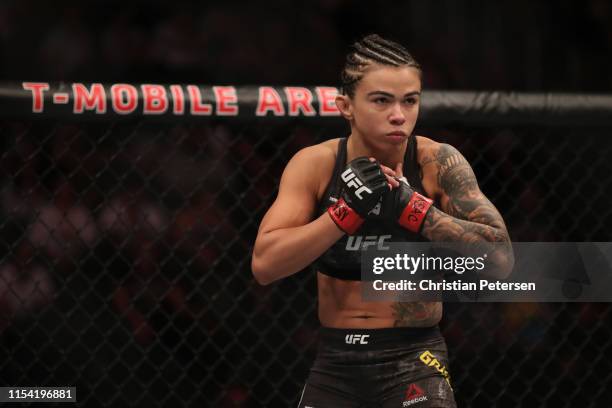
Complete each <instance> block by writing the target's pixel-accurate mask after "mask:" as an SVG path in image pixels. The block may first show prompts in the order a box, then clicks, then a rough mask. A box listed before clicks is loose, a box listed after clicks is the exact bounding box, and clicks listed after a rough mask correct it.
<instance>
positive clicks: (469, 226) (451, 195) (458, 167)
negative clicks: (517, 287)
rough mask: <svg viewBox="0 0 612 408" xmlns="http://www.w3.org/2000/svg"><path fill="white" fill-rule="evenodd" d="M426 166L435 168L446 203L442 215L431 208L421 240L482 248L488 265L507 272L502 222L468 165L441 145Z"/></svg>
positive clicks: (508, 254) (507, 246)
mask: <svg viewBox="0 0 612 408" xmlns="http://www.w3.org/2000/svg"><path fill="white" fill-rule="evenodd" d="M430 162H433V165H435V166H437V175H438V184H439V186H440V187H441V188H442V190H443V191H444V193H445V195H446V197H447V199H444V200H442V202H441V209H442V211H441V210H439V209H437V208H434V207H432V208H431V210H430V211H429V213H428V214H427V216H426V218H425V222H424V224H423V230H422V234H423V236H425V237H426V238H428V239H429V240H431V241H437V242H464V243H469V244H470V245H479V246H483V247H484V248H485V249H486V248H488V249H489V250H491V251H493V252H494V253H493V254H491V255H490V260H491V261H494V262H499V263H506V264H507V266H509V267H510V268H511V266H512V265H511V263H513V262H512V261H513V255H512V247H511V243H510V238H509V236H508V231H507V230H506V226H505V224H504V220H503V218H502V216H501V215H500V214H499V212H498V211H497V209H496V208H495V206H494V205H493V204H492V203H491V202H490V201H489V200H488V199H487V198H486V197H485V196H484V194H482V192H481V191H480V188H479V187H478V182H477V181H476V176H475V175H474V171H473V170H472V167H471V166H470V164H469V163H468V161H467V160H466V159H465V158H464V157H463V155H462V154H461V153H459V151H458V150H457V149H455V148H454V147H452V146H450V145H447V144H441V145H440V149H439V150H438V152H437V153H436V155H435V158H433V160H431V161H430ZM488 243H498V244H496V245H490V244H489V245H487V244H488ZM499 243H502V245H500V244H499ZM504 244H505V245H504ZM491 256H492V257H491Z"/></svg>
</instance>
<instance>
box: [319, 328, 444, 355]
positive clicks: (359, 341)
mask: <svg viewBox="0 0 612 408" xmlns="http://www.w3.org/2000/svg"><path fill="white" fill-rule="evenodd" d="M436 338H440V339H441V338H442V334H441V333H440V328H439V327H438V325H435V326H431V327H390V328H384V329H334V328H330V327H321V329H320V331H319V347H320V348H321V347H323V348H324V347H326V346H331V347H334V348H337V349H344V350H376V349H385V348H394V347H405V346H408V345H410V344H414V343H418V342H423V341H427V340H433V339H436Z"/></svg>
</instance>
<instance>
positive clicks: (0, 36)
mask: <svg viewBox="0 0 612 408" xmlns="http://www.w3.org/2000/svg"><path fill="white" fill-rule="evenodd" d="M609 4H610V3H609V2H606V1H602V0H592V1H558V2H528V1H524V0H521V1H505V2H491V1H489V2H486V1H451V0H447V1H435V2H433V1H410V2H408V1H402V2H400V1H397V2H385V3H382V2H361V1H359V2H358V1H354V2H350V1H341V0H338V1H331V0H330V1H302V2H281V1H269V2H261V3H254V2H237V1H231V0H230V1H224V2H214V3H206V2H180V1H178V2H176V1H175V2H144V1H135V2H131V3H129V4H124V3H122V2H116V1H90V2H34V1H4V2H2V3H0V56H1V57H0V58H1V64H0V78H1V79H4V80H17V81H21V80H36V81H56V80H63V81H84V82H92V81H96V82H119V81H122V82H134V83H143V82H154V83H185V82H191V83H197V84H211V85H212V84H214V85H220V84H229V85H241V84H253V85H277V86H278V85H284V84H293V85H337V78H338V73H339V71H340V69H341V67H342V63H343V58H344V53H345V51H346V47H347V46H348V44H349V43H350V42H352V41H353V40H355V39H357V38H358V37H360V36H361V35H363V34H365V33H370V32H377V33H379V34H381V35H383V36H388V37H392V38H395V39H396V40H398V41H399V42H401V43H403V44H404V45H405V46H406V47H407V48H408V49H409V50H410V51H411V52H412V53H413V54H414V56H415V58H416V59H417V60H418V61H419V62H420V63H421V64H422V66H423V68H424V72H425V87H426V88H427V87H429V88H434V89H444V90H453V89H466V90H489V89H494V90H508V91H538V92H549V91H556V92H558V91H569V92H581V93H585V92H598V93H599V92H606V93H609V92H610V91H611V89H612V69H611V68H612V66H611V65H612V61H611V60H612V58H610V57H611V55H610V51H611V50H610V47H611V41H612V19H611V15H612V6H610V5H609ZM332 122H333V121H330V120H328V121H325V123H322V122H317V118H312V119H310V118H309V119H303V118H298V119H296V120H291V121H283V122H282V123H280V122H279V123H275V121H269V122H267V123H265V124H262V123H260V122H256V121H252V122H250V123H248V122H240V121H232V120H229V119H226V120H217V119H212V120H208V121H206V120H204V121H200V122H195V123H191V122H190V123H185V122H181V121H180V120H179V119H177V120H176V121H174V120H173V121H171V122H169V123H163V124H160V123H152V122H150V121H147V120H145V119H142V118H138V117H134V118H132V119H130V118H128V120H126V121H122V122H119V123H115V122H112V121H99V122H97V123H82V122H81V121H80V118H78V117H74V118H69V119H65V120H52V119H48V120H25V119H23V118H7V117H2V120H0V143H1V149H0V151H1V152H2V153H1V155H0V255H1V256H2V258H1V262H0V385H39V386H43V385H49V386H51V385H76V386H77V396H78V399H79V406H92V407H98V406H139V407H140V406H142V407H147V408H149V407H154V406H168V407H177V406H188V407H191V406H198V407H201V406H215V407H217V406H218V407H277V406H281V407H282V406H293V405H294V404H295V403H296V402H297V399H298V397H299V393H300V391H301V387H302V386H303V383H304V379H305V378H306V375H307V373H308V369H309V368H310V365H311V363H312V359H313V357H314V353H315V351H316V338H317V330H318V327H319V324H318V321H317V318H316V302H315V296H316V286H315V281H314V275H313V274H312V273H311V271H305V272H302V273H298V274H296V275H295V276H293V277H291V278H288V279H285V280H283V281H282V282H279V283H276V284H273V285H269V286H266V287H261V286H259V285H257V284H256V283H255V282H254V280H253V278H252V276H251V272H250V264H249V262H250V251H251V248H252V244H253V241H254V238H255V234H256V231H257V226H258V224H259V222H260V220H261V217H262V216H263V214H264V212H265V210H266V209H267V207H268V206H269V205H270V203H271V202H272V200H273V198H274V195H275V192H276V186H277V183H278V179H279V176H280V173H281V171H282V169H283V167H284V165H285V164H286V163H287V161H288V160H289V158H290V157H291V156H292V155H293V154H294V153H295V152H296V151H297V150H299V149H300V148H302V147H304V146H307V145H311V144H314V143H317V142H319V141H322V140H325V139H329V138H330V137H338V136H341V135H343V134H344V133H345V132H346V125H345V124H344V123H342V121H341V120H338V121H336V122H333V123H332ZM419 132H422V133H421V134H424V135H428V136H431V137H432V138H434V139H435V140H438V141H444V142H448V143H451V144H453V145H454V146H456V147H457V148H459V150H460V151H461V152H462V153H463V154H464V155H465V156H466V157H467V158H468V160H469V161H470V163H471V164H472V166H473V167H474V170H475V172H476V175H477V177H478V179H479V181H480V183H481V187H482V189H483V191H484V192H485V194H487V196H488V197H490V198H491V200H492V201H493V202H494V203H495V205H496V206H497V207H498V208H499V209H500V211H501V213H502V214H503V215H504V218H505V220H506V222H507V224H508V227H509V231H510V234H511V236H512V238H513V239H514V240H515V241H530V240H533V241H597V240H599V241H610V240H611V234H610V231H611V230H612V208H611V207H610V205H609V203H610V202H612V200H611V199H610V191H612V178H611V175H612V169H611V162H610V160H608V157H610V156H611V155H612V153H611V147H612V143H610V141H609V140H610V139H609V138H610V136H611V133H612V130H611V129H610V127H606V126H598V127H593V126H589V124H588V123H575V124H573V125H572V126H568V127H563V128H562V127H558V126H545V125H533V126H521V125H505V126H495V125H491V124H489V125H483V126H478V125H466V124H462V123H451V124H445V125H444V126H436V124H435V123H429V124H426V125H425V126H421V127H420V128H419ZM445 307H446V308H445V316H444V319H443V321H442V323H441V328H442V330H443V333H444V336H445V338H446V341H447V343H448V345H449V350H450V359H451V362H450V372H451V376H452V381H453V383H454V385H455V390H456V395H457V401H458V402H459V406H461V407H480V406H482V407H491V406H496V407H516V406H528V407H531V406H554V407H562V406H568V407H569V406H577V405H579V406H584V407H601V406H606V404H607V403H608V401H610V400H611V398H612V396H611V394H610V393H611V391H610V390H611V384H612V361H611V358H610V356H611V355H612V354H611V353H612V342H611V341H610V339H611V337H612V336H611V333H610V328H611V327H612V313H611V308H610V307H609V305H608V304H569V303H568V304H563V303H559V304H552V303H550V304H543V303H542V304H535V303H531V304H527V303H524V304H515V303H508V304H475V305H471V304H448V305H446V306H445Z"/></svg>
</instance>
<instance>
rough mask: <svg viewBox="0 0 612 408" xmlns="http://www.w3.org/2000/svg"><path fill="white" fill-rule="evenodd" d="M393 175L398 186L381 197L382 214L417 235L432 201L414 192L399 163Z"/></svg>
mask: <svg viewBox="0 0 612 408" xmlns="http://www.w3.org/2000/svg"><path fill="white" fill-rule="evenodd" d="M395 174H396V176H395V177H396V181H397V182H398V184H399V185H398V187H397V188H394V189H393V190H390V191H388V192H387V193H385V195H384V196H383V204H382V206H383V210H382V212H383V214H386V215H387V216H390V217H391V218H392V219H393V220H396V221H397V223H398V224H400V225H401V226H402V227H404V228H405V229H407V230H408V231H411V232H416V233H419V232H420V231H421V226H422V225H423V222H424V221H425V216H426V215H427V212H428V211H429V208H430V207H431V205H432V204H433V200H431V199H430V198H427V197H425V196H424V195H422V194H419V193H418V192H416V191H414V189H413V188H412V186H411V185H410V183H408V180H407V179H406V178H405V177H404V175H403V172H402V164H401V163H399V164H398V165H397V167H396V170H395Z"/></svg>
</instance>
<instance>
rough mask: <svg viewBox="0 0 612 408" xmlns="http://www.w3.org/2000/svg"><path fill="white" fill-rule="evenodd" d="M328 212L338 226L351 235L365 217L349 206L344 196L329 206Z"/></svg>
mask: <svg viewBox="0 0 612 408" xmlns="http://www.w3.org/2000/svg"><path fill="white" fill-rule="evenodd" d="M327 212H328V214H329V216H330V217H331V219H332V220H334V222H335V223H336V225H337V226H338V228H340V229H341V230H342V231H344V232H346V233H347V234H349V235H352V234H354V233H355V232H357V230H358V229H359V227H361V224H363V222H364V219H363V218H361V215H359V214H357V213H356V212H355V210H353V209H352V208H351V207H349V206H348V205H347V204H346V202H345V201H344V199H343V198H340V199H338V201H336V204H334V205H332V206H330V207H328V208H327Z"/></svg>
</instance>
